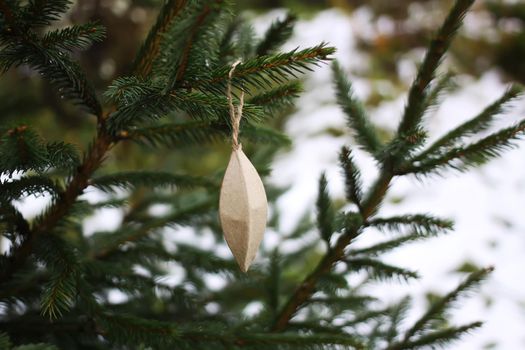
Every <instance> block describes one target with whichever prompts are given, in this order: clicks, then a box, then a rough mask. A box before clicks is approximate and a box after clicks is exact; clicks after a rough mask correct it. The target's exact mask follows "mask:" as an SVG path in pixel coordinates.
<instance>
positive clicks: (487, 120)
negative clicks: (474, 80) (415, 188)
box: [410, 85, 523, 163]
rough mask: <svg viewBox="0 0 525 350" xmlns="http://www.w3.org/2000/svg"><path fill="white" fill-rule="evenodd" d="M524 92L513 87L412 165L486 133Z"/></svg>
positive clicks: (437, 142) (419, 155)
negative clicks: (509, 105)
mask: <svg viewBox="0 0 525 350" xmlns="http://www.w3.org/2000/svg"><path fill="white" fill-rule="evenodd" d="M522 92H523V90H522V88H521V87H520V86H518V85H512V86H511V87H510V88H509V89H507V91H506V92H505V93H504V94H503V95H502V96H501V97H500V98H499V99H497V100H496V101H494V102H493V103H492V104H490V105H489V106H488V107H486V108H485V109H484V110H483V111H482V112H481V113H479V114H478V115H477V116H476V117H474V118H472V119H470V120H468V121H466V122H464V123H463V124H461V125H459V126H458V127H456V128H454V129H453V130H451V131H449V132H448V133H446V134H445V135H443V136H442V137H441V138H439V139H438V140H437V141H435V142H434V143H433V144H432V145H430V146H429V147H428V148H427V149H425V150H424V151H423V152H421V153H420V154H418V155H417V156H416V157H414V158H412V159H411V160H410V162H411V163H414V162H420V161H423V160H425V159H428V158H429V157H435V156H436V155H439V154H440V153H442V152H443V150H446V149H447V147H450V146H453V145H454V144H455V143H456V142H457V141H460V140H461V139H463V138H465V137H467V136H472V135H475V134H477V133H479V132H481V131H485V130H486V129H487V128H488V127H490V125H491V123H492V121H493V120H494V117H495V116H496V115H498V114H500V113H502V112H504V111H505V107H506V106H507V105H508V104H509V103H510V102H512V101H514V100H515V99H516V98H518V97H519V96H521V94H522Z"/></svg>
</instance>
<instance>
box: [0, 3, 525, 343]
mask: <svg viewBox="0 0 525 350" xmlns="http://www.w3.org/2000/svg"><path fill="white" fill-rule="evenodd" d="M471 3H472V1H464V0H458V1H457V2H456V3H455V5H454V7H453V9H452V11H451V13H450V14H449V16H448V17H447V19H446V21H445V23H444V25H443V27H442V28H441V29H440V30H439V32H438V34H437V36H436V38H435V39H434V40H433V41H432V42H431V45H430V49H429V51H428V52H427V55H426V56H425V59H424V62H423V64H422V65H421V67H420V70H419V72H418V75H417V78H416V81H415V82H414V84H413V85H412V87H411V90H410V92H409V97H408V102H407V106H406V109H405V114H404V116H403V119H402V122H401V124H400V126H399V128H398V132H397V133H396V134H395V135H394V136H393V138H392V140H390V142H388V143H386V144H385V143H384V142H383V140H381V139H380V138H379V134H378V133H377V132H376V130H375V128H374V127H373V125H372V123H371V121H370V119H369V117H368V114H367V113H366V111H365V109H364V106H363V105H362V104H361V102H360V101H358V100H357V98H356V97H355V96H354V93H353V91H352V86H351V84H350V83H349V80H348V79H347V77H346V76H345V74H344V71H343V70H342V69H341V68H340V66H339V65H338V64H337V63H335V64H334V66H333V73H334V80H335V86H336V89H337V100H338V103H339V104H340V105H341V107H342V108H343V111H344V112H345V113H346V114H347V119H348V126H349V127H350V128H351V129H352V131H353V134H354V135H355V139H356V141H357V143H358V144H359V146H360V147H362V148H363V149H364V150H366V151H367V152H368V153H370V154H371V155H372V156H373V157H374V158H375V160H376V164H377V165H378V169H379V172H380V173H379V176H378V177H377V179H376V180H375V181H374V182H373V183H372V185H370V187H368V188H365V186H363V181H362V180H363V179H362V175H361V171H360V169H359V167H358V165H357V164H358V163H356V162H355V161H354V154H353V153H352V149H351V148H350V147H343V149H342V151H341V153H340V164H341V168H342V174H343V176H344V181H345V190H346V191H345V192H346V196H345V197H346V201H345V200H344V199H343V200H339V199H337V198H331V196H330V194H329V193H328V190H327V187H328V183H327V180H326V177H325V176H324V175H322V176H321V178H320V180H319V189H318V197H317V203H316V204H317V206H316V214H317V215H315V221H316V222H315V223H313V222H312V221H313V219H314V216H312V215H310V213H306V214H305V216H304V217H303V218H302V220H301V221H300V222H299V223H298V225H297V227H295V228H294V229H293V230H292V232H291V233H290V234H289V235H288V236H286V235H282V234H280V233H281V232H279V218H280V217H281V215H282V213H278V212H277V207H276V206H272V207H271V208H272V210H271V212H272V217H271V218H270V223H269V228H270V229H271V230H273V231H275V232H277V233H279V234H278V235H274V241H273V242H271V244H270V243H268V244H266V243H267V242H265V244H263V247H262V248H261V251H260V252H259V255H258V259H257V261H256V264H254V266H253V267H252V268H251V270H250V272H249V273H248V274H242V273H240V271H239V269H238V267H237V265H236V263H235V262H234V260H233V259H232V258H231V257H230V256H229V255H224V254H223V249H225V245H224V242H223V239H222V234H221V231H220V228H219V223H218V220H217V209H218V208H217V202H218V198H217V194H218V187H219V181H220V180H219V176H218V175H220V174H221V173H222V171H223V170H224V169H223V168H221V169H217V165H216V158H217V155H221V156H223V158H225V156H226V154H227V153H228V151H229V144H230V140H229V137H230V134H231V125H230V117H229V113H228V103H227V99H226V97H225V86H226V83H227V80H228V73H229V71H230V69H231V65H232V63H233V62H235V61H236V60H237V59H238V58H242V63H241V64H239V65H238V66H237V67H236V69H235V71H234V73H233V81H232V84H233V86H234V94H235V97H234V102H235V103H236V104H237V103H239V100H238V98H239V96H240V95H239V89H244V91H245V92H246V101H245V102H246V103H245V106H244V115H243V116H244V118H243V121H242V123H241V138H242V141H243V142H244V145H245V146H246V147H245V150H246V152H247V154H249V155H250V159H251V160H252V161H253V163H254V164H255V166H256V167H257V168H258V170H259V173H260V174H262V175H263V176H264V175H266V174H267V173H268V172H269V170H268V169H269V167H268V166H267V165H268V164H269V163H270V162H271V160H272V158H273V157H274V155H275V154H276V152H277V151H278V149H279V147H280V146H286V145H288V144H289V139H288V138H287V137H286V135H283V134H282V133H280V132H279V131H278V130H275V129H273V128H271V127H269V125H268V124H269V123H268V121H269V119H270V118H271V117H273V116H279V115H280V114H281V113H282V111H283V110H287V109H290V108H291V107H292V106H293V102H294V99H295V98H296V97H297V95H298V94H299V93H300V92H301V85H300V83H299V82H297V81H295V80H294V79H295V77H298V76H299V74H300V73H303V72H305V71H308V70H311V69H312V68H313V67H314V66H316V65H318V64H320V63H321V62H324V61H327V60H329V59H330V55H331V54H332V53H333V52H334V49H333V48H331V47H328V46H327V45H326V44H320V45H317V46H314V47H310V48H303V49H299V48H297V49H295V50H292V51H289V52H280V51H279V50H278V48H279V47H280V46H281V45H282V44H283V43H284V42H285V41H286V40H287V39H288V38H289V37H290V36H291V33H292V28H293V25H294V23H295V21H296V18H295V16H293V15H288V16H286V17H285V18H283V19H280V20H277V21H276V22H274V23H273V24H272V25H271V26H270V27H269V28H268V30H267V31H266V33H265V34H264V36H263V37H262V38H257V37H256V35H255V34H254V30H253V28H252V27H251V26H250V24H249V23H246V22H243V21H242V20H241V19H239V18H236V17H234V15H233V14H232V13H231V9H232V6H231V4H230V3H229V2H228V1H218V0H217V1H203V0H196V1H186V0H168V1H166V2H165V3H164V6H163V8H162V9H161V11H160V13H159V15H158V18H157V21H156V22H155V24H154V25H153V27H152V29H151V30H150V32H149V34H148V35H147V37H146V39H145V42H144V44H143V45H142V48H141V49H140V50H139V53H138V54H137V57H136V58H135V61H134V68H133V70H132V71H129V72H127V73H126V74H127V75H125V76H121V77H118V78H117V79H115V80H114V81H113V82H112V83H111V84H110V86H109V87H108V88H107V89H106V90H105V92H104V96H105V101H104V102H103V103H101V102H99V100H98V97H97V93H95V91H94V90H93V89H92V88H91V85H90V83H89V82H88V80H87V79H86V77H85V75H84V73H83V72H82V70H81V69H80V66H79V65H78V64H77V63H76V62H75V61H74V59H73V57H76V55H77V54H78V51H79V50H83V49H86V48H88V47H89V46H90V45H92V44H93V43H95V42H98V41H100V40H102V39H103V38H104V33H105V30H104V29H103V28H102V27H101V26H100V25H98V24H95V23H87V24H79V25H73V26H70V27H67V28H63V29H55V30H51V31H46V30H45V28H42V27H45V26H48V25H50V24H52V22H54V21H56V20H57V19H59V18H61V16H63V15H64V13H65V11H66V10H67V8H68V6H69V2H68V1H64V0H47V1H39V0H32V1H28V2H19V1H5V0H0V25H1V27H0V46H1V49H2V50H1V53H0V68H1V69H2V71H7V70H8V69H9V70H12V71H13V73H14V75H16V73H17V72H18V71H19V70H17V67H18V66H20V65H27V66H29V67H31V68H32V69H33V70H35V71H38V72H40V73H41V74H42V76H43V77H44V78H45V79H47V80H48V81H50V82H51V83H52V85H53V86H54V87H55V88H56V89H57V91H56V92H57V94H59V95H63V96H64V98H66V99H68V100H70V101H72V102H74V103H75V104H76V105H78V106H80V107H81V108H83V109H84V110H87V111H88V112H90V113H91V114H94V115H95V116H96V117H97V120H96V122H97V124H96V128H97V130H96V136H95V137H94V139H93V141H92V142H91V144H90V145H89V146H88V147H86V148H85V149H86V150H85V151H84V152H83V154H82V156H80V155H79V154H78V152H77V150H76V147H75V146H73V145H71V144H69V143H66V142H62V141H46V140H44V138H43V137H41V136H39V134H37V133H36V132H35V131H33V130H32V129H31V128H29V127H28V126H26V125H17V126H15V127H12V126H2V128H1V136H0V172H1V173H2V175H3V178H2V183H0V204H1V205H0V229H1V231H0V233H1V235H2V238H4V239H5V240H7V241H8V245H7V249H4V250H3V251H4V253H2V254H1V255H0V303H1V305H0V306H1V307H0V309H1V310H2V311H1V312H0V327H1V329H2V333H0V348H2V349H3V348H5V349H10V350H15V349H18V350H20V349H26V350H27V349H47V350H52V349H72V350H75V349H135V348H137V349H191V350H195V349H228V350H229V349H257V350H261V349H272V350H273V349H391V350H393V349H412V348H414V349H415V348H422V347H425V346H427V347H428V346H431V347H437V346H443V345H447V344H449V343H450V342H452V341H454V340H456V339H459V338H460V337H461V336H462V335H464V334H466V333H468V332H469V331H471V330H473V329H475V328H477V327H479V326H480V324H479V323H473V324H469V325H464V326H453V325H450V324H448V323H447V322H445V321H446V320H447V319H448V315H447V313H448V311H449V309H450V308H451V307H452V306H454V304H455V301H457V299H458V298H459V297H460V296H461V295H463V294H464V292H465V291H467V290H469V289H471V288H473V287H475V286H476V285H477V284H478V283H479V282H480V281H481V280H482V279H483V278H484V277H486V276H487V275H488V273H489V272H490V269H483V270H480V271H475V272H474V273H472V274H471V275H470V276H469V277H468V278H467V279H466V281H465V282H464V283H462V284H460V285H459V286H458V288H456V289H455V290H453V291H452V292H450V293H449V294H447V295H445V296H443V297H437V298H435V300H434V301H433V303H432V304H431V305H430V307H429V308H428V310H427V311H426V312H425V313H424V314H423V315H422V316H421V317H420V318H419V319H418V320H416V322H415V323H413V324H412V325H409V326H408V327H406V326H405V322H404V320H405V317H406V315H407V314H408V311H409V309H410V307H411V302H410V300H411V299H410V298H408V297H407V298H403V299H401V300H400V301H398V302H397V303H394V304H392V305H383V303H382V302H381V300H377V299H376V298H374V297H372V296H370V295H368V293H367V289H366V287H368V286H369V285H370V284H372V283H374V284H376V283H379V282H381V281H383V280H388V281H392V280H393V281H398V280H401V281H404V282H410V281H411V280H412V279H415V278H418V273H417V271H414V270H412V269H411V268H405V267H399V266H395V265H392V264H389V263H386V262H384V261H383V259H382V256H383V254H385V253H388V252H391V251H393V250H394V249H397V248H400V247H402V246H404V245H405V244H408V243H411V242H415V241H418V240H422V239H426V238H428V237H434V236H436V235H438V234H441V233H447V232H448V231H450V230H451V229H452V223H451V222H450V221H448V220H444V219H439V218H435V217H433V216H431V215H428V214H414V215H400V216H392V217H386V218H385V217H380V216H378V213H379V210H380V206H381V204H382V202H383V200H384V198H385V196H386V194H387V191H388V189H389V186H390V184H391V182H392V180H393V179H394V178H395V177H396V176H401V175H404V174H408V173H415V174H416V175H418V174H427V173H428V174H432V173H436V172H439V171H440V170H441V169H445V168H450V167H455V168H458V167H460V168H461V169H462V170H463V169H464V168H466V167H467V166H473V165H478V164H481V163H482V162H484V161H486V160H488V159H490V158H493V157H495V156H498V155H499V154H500V152H501V151H502V150H503V149H505V148H507V147H509V146H510V145H511V141H513V140H514V139H517V138H519V136H520V135H521V134H522V131H523V129H524V122H520V123H518V124H517V125H516V126H514V127H511V128H508V129H503V130H500V131H495V132H494V133H492V134H491V135H489V136H485V137H482V138H478V139H477V141H473V142H471V143H466V142H467V141H466V139H467V138H470V137H478V136H479V133H480V132H484V131H486V130H488V128H489V127H490V126H491V125H492V121H493V120H494V117H495V116H496V115H497V114H499V113H501V112H502V111H503V109H504V107H505V106H506V105H507V103H508V102H510V101H511V100H513V99H514V98H516V97H517V96H518V95H519V92H520V91H519V88H517V87H513V88H511V89H509V90H508V91H507V92H506V93H505V94H504V95H503V96H502V97H501V98H500V99H499V100H497V101H495V102H494V103H493V104H492V105H491V106H489V107H488V108H487V109H485V110H484V111H483V112H481V113H480V114H479V115H478V116H476V117H475V118H473V119H472V120H470V121H468V122H466V123H464V124H462V125H460V126H459V127H458V128H456V129H454V130H452V131H451V132H450V133H448V134H447V135H445V136H444V137H443V138H441V139H439V140H438V141H436V142H435V143H434V144H432V145H425V141H426V137H427V131H426V129H425V125H424V123H423V122H424V118H423V116H424V115H425V114H426V113H427V112H428V111H429V109H430V108H431V107H433V106H435V105H437V104H439V101H440V99H441V98H442V97H443V96H444V94H445V92H446V91H447V90H448V89H449V88H450V87H451V84H452V83H451V82H452V80H451V79H452V76H451V75H450V74H447V75H443V76H442V77H441V78H440V79H434V77H435V76H436V69H437V67H438V65H439V62H440V61H441V59H442V57H443V55H444V54H445V51H446V49H447V48H448V46H449V45H450V41H451V38H452V36H453V33H454V32H455V31H456V30H457V28H458V26H459V24H460V23H461V19H462V17H463V16H464V14H465V12H466V10H467V9H468V7H469V6H470V4H471ZM278 122H281V120H276V124H277V123H278ZM128 141H131V142H135V143H138V144H140V145H146V146H149V147H150V148H152V147H165V148H168V149H170V150H173V154H170V155H169V157H173V159H174V160H171V159H170V160H169V161H168V160H166V163H165V164H164V167H163V169H167V170H165V171H161V170H158V169H155V168H154V167H153V166H152V161H151V159H150V158H148V159H144V162H142V159H141V160H140V162H139V163H140V164H139V166H138V168H140V169H139V170H137V169H135V168H131V169H130V170H128V171H122V170H119V171H116V170H115V167H113V168H112V167H111V164H112V163H111V156H110V155H111V153H110V152H111V150H112V149H113V147H114V146H115V145H117V144H123V145H122V147H123V148H124V147H127V148H126V150H135V149H136V148H134V147H132V146H130V145H129V144H126V143H128ZM119 147H120V146H119ZM425 147H426V148H425ZM149 151H151V149H150V150H149ZM418 152H419V153H418ZM151 153H153V152H151ZM223 153H224V154H223ZM108 158H109V161H108V162H107V163H109V164H108V166H107V167H105V165H106V163H104V161H105V160H106V159H108ZM220 159H222V158H220ZM162 161H164V159H162ZM201 162H202V163H203V164H204V163H206V162H210V163H212V164H211V166H208V165H207V164H206V166H203V167H202V168H203V169H206V170H205V171H206V173H204V174H202V173H199V175H201V176H196V175H194V174H196V172H195V166H194V164H196V163H199V165H200V163H201ZM224 162H226V160H224ZM188 164H190V165H188ZM224 165H225V164H224ZM210 168H211V169H212V170H209V169H210ZM126 169H127V168H126ZM93 189H98V191H99V192H103V193H104V195H105V196H104V197H103V198H99V199H95V202H92V200H93V199H89V201H88V198H85V197H81V196H82V195H83V194H84V193H89V192H90V191H92V190H93ZM267 193H268V197H269V198H270V201H271V203H273V202H274V201H275V199H276V197H277V196H278V195H279V194H281V193H282V190H280V189H275V188H272V187H270V186H267ZM28 195H35V196H38V195H47V196H48V197H49V198H50V203H49V205H48V207H47V208H46V209H45V210H43V212H42V213H40V215H38V216H37V217H36V218H33V219H26V218H24V216H23V215H22V214H21V211H19V210H18V209H17V203H16V202H15V201H16V200H18V199H20V198H24V197H26V196H28ZM106 209H112V211H111V212H112V213H114V215H115V216H116V218H115V221H116V222H118V226H117V227H116V228H113V229H111V230H109V229H108V231H98V232H94V233H92V234H90V235H87V234H85V233H84V231H83V224H84V222H85V220H86V219H87V218H88V217H90V216H92V215H94V214H95V215H96V214H97V212H98V210H106ZM316 226H317V227H316ZM173 229H176V230H173ZM371 229H375V230H381V231H388V232H389V233H391V234H392V235H393V236H392V237H388V238H386V239H385V240H384V241H382V242H379V243H376V244H373V245H371V246H365V247H354V246H353V243H354V240H355V239H356V238H358V237H359V236H360V235H364V234H366V233H367V232H368V231H369V230H371ZM287 246H292V248H291V249H290V248H286V249H285V248H284V247H287ZM320 246H323V249H322V250H320V249H319V247H320ZM173 276H175V277H176V278H171V277H173ZM213 280H215V281H217V280H220V281H221V283H220V285H219V286H217V285H216V284H215V285H214V283H213V282H210V281H213ZM115 294H117V295H119V296H120V300H119V301H118V302H117V301H115V299H114V295H115ZM253 309H255V311H253ZM250 310H251V311H250ZM248 311H250V312H248Z"/></svg>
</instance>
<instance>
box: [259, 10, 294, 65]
mask: <svg viewBox="0 0 525 350" xmlns="http://www.w3.org/2000/svg"><path fill="white" fill-rule="evenodd" d="M296 22H297V16H295V15H294V14H292V13H288V14H287V15H286V17H285V18H284V19H282V20H276V21H274V22H273V23H272V25H271V26H270V28H268V30H267V31H266V33H264V36H263V39H262V40H261V41H260V42H259V43H258V45H257V48H256V50H255V52H256V54H257V56H264V55H268V54H270V53H272V52H273V51H274V50H275V49H277V48H278V47H279V46H281V45H282V44H283V43H284V42H286V40H288V39H289V38H290V37H291V36H292V34H293V27H294V26H295V23H296Z"/></svg>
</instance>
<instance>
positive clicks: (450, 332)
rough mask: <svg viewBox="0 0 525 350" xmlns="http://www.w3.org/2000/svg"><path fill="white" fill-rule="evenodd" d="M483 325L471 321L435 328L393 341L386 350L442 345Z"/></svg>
mask: <svg viewBox="0 0 525 350" xmlns="http://www.w3.org/2000/svg"><path fill="white" fill-rule="evenodd" d="M482 325H483V323H482V322H473V323H469V324H467V325H464V326H459V327H448V328H445V329H441V330H437V331H434V332H430V333H427V334H425V335H422V336H421V337H419V338H417V339H414V340H411V341H407V342H403V343H394V344H392V345H390V346H389V347H388V348H386V350H409V349H420V348H422V347H425V346H432V347H436V346H439V347H444V346H446V345H449V344H450V343H452V342H454V341H457V340H458V339H459V338H461V337H462V336H464V335H465V334H467V333H470V332H471V331H473V330H475V329H477V328H480V327H481V326H482Z"/></svg>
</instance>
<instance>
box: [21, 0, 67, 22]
mask: <svg viewBox="0 0 525 350" xmlns="http://www.w3.org/2000/svg"><path fill="white" fill-rule="evenodd" d="M71 4H72V2H71V1H70V0H52V1H50V0H30V1H29V3H28V4H27V6H26V7H25V8H24V9H23V12H22V19H23V20H24V22H25V23H29V24H30V26H31V27H39V26H48V25H50V24H51V23H52V22H54V21H57V20H59V19H60V17H61V16H62V15H63V14H64V12H66V11H67V9H68V8H69V6H71Z"/></svg>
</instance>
